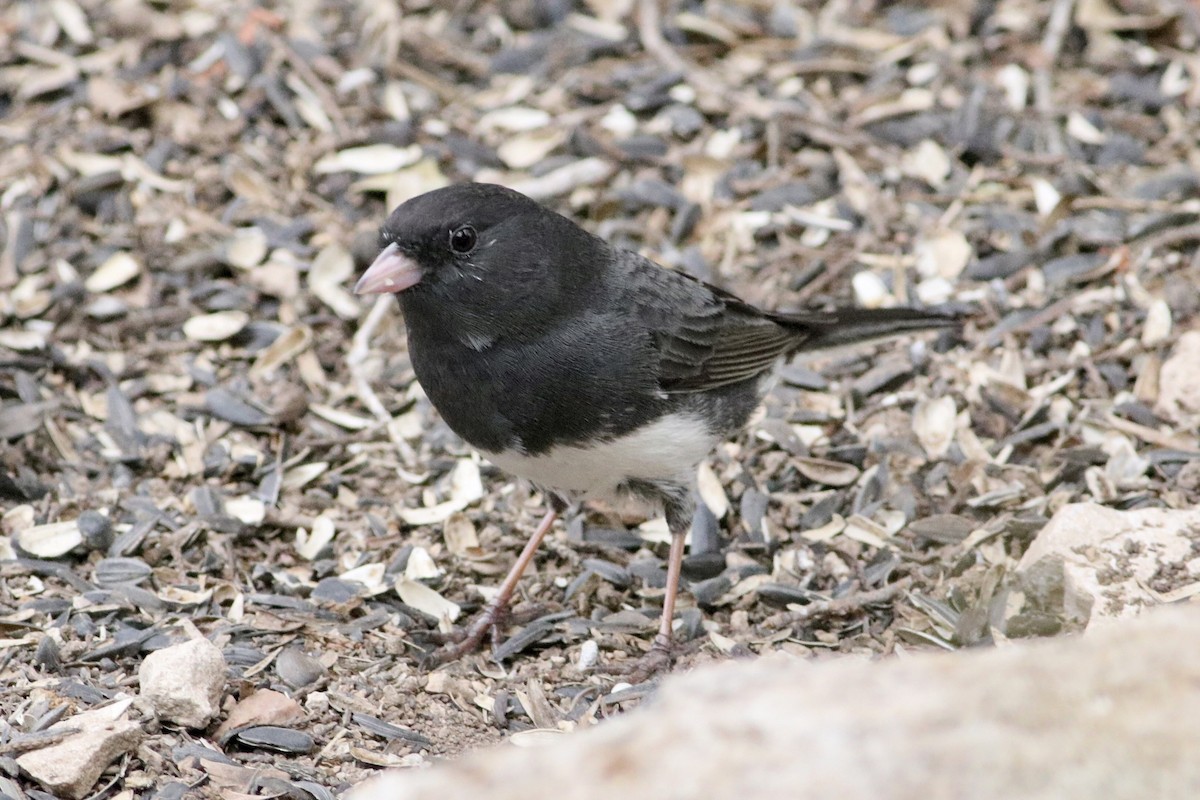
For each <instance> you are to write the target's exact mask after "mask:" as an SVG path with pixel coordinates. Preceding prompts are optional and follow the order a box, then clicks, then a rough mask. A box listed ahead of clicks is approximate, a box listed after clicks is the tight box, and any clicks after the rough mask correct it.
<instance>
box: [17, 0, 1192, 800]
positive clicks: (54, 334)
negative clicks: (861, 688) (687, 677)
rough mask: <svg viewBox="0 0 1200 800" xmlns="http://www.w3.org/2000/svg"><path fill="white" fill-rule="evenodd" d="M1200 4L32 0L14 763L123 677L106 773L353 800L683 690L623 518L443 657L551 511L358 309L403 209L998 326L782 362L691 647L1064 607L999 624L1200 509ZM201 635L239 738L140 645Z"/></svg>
mask: <svg viewBox="0 0 1200 800" xmlns="http://www.w3.org/2000/svg"><path fill="white" fill-rule="evenodd" d="M1198 26H1200V19H1198V17H1197V12H1196V9H1195V7H1194V6H1192V5H1190V4H1188V3H1186V2H1183V0H1179V1H1178V2H1145V3H1143V2H1138V0H1122V1H1121V2H1117V1H1116V0H1053V2H1034V0H996V1H995V2H980V3H976V4H968V3H944V4H930V5H927V4H920V3H886V4H884V3H879V4H875V3H870V2H828V3H824V4H822V3H818V2H805V1H804V0H754V2H739V3H735V2H722V1H721V0H710V1H709V2H675V1H674V0H671V2H666V3H661V4H656V3H655V2H653V0H590V2H572V0H510V1H509V2H498V3H487V2H470V1H468V2H460V3H455V4H449V5H448V4H441V3H433V2H422V1H421V0H413V1H411V2H403V3H400V4H398V5H395V4H388V3H372V2H352V1H351V0H306V2H297V3H280V4H278V5H277V6H276V5H272V4H265V5H254V4H250V3H243V2H233V1H232V0H214V1H213V2H207V3H202V4H192V3H187V2H174V0H169V1H168V2H149V0H115V1H110V0H105V1H104V2H101V0H55V1H54V2H48V3H10V4H5V5H4V7H3V8H2V9H0V141H2V142H3V146H2V147H0V236H2V244H3V247H2V250H0V503H2V504H3V508H4V514H3V517H2V519H0V534H2V536H3V538H2V539H0V546H2V547H3V551H2V552H0V558H2V559H3V560H0V576H2V581H0V626H2V629H3V634H2V638H0V720H3V721H2V722H0V782H3V783H4V791H5V793H7V794H8V795H10V796H14V797H16V796H21V795H22V792H24V793H25V795H24V796H29V797H45V796H49V795H47V794H46V789H45V788H44V787H43V786H39V784H38V783H37V782H35V781H33V780H31V779H30V778H29V777H28V774H27V772H26V771H25V770H24V769H23V767H22V766H21V764H22V763H23V762H20V758H21V757H22V756H23V754H25V753H29V752H33V751H36V750H37V749H38V748H39V747H40V746H42V745H44V744H45V743H46V742H47V741H53V740H55V737H56V736H57V737H58V739H62V738H63V736H65V735H66V734H56V733H54V731H53V730H51V731H50V732H49V734H47V729H49V728H50V727H51V726H52V725H53V724H54V723H56V722H61V721H67V722H69V721H70V720H71V719H72V718H73V717H74V716H75V715H76V714H78V713H80V712H82V711H84V710H86V709H88V708H92V707H97V706H101V705H102V704H104V703H105V702H107V701H109V700H111V699H114V698H119V697H126V696H129V697H135V698H138V699H137V700H136V701H135V703H134V705H133V707H132V709H131V710H130V712H129V713H130V714H131V715H132V718H133V719H134V720H135V721H136V722H137V723H138V726H139V727H140V729H141V734H142V736H141V740H140V743H135V744H133V745H130V746H127V747H125V748H123V749H122V750H119V751H118V752H116V753H113V754H112V756H111V758H112V766H110V767H109V769H108V770H107V771H106V772H105V774H104V775H103V776H101V777H100V779H99V781H98V783H96V784H95V785H94V786H93V785H91V784H88V785H87V786H85V787H84V790H83V791H84V793H88V792H95V793H96V794H97V795H99V796H129V793H137V792H143V791H147V792H150V793H151V795H152V796H156V797H178V796H182V795H183V793H184V792H185V791H191V792H193V793H194V794H193V796H212V797H219V796H228V795H226V794H223V793H227V792H243V793H248V794H252V795H261V796H279V795H280V794H282V793H289V792H290V794H289V795H288V796H292V797H299V796H309V795H311V796H314V797H328V796H331V795H332V794H335V793H337V792H338V791H340V790H341V789H343V788H344V787H345V786H346V785H348V784H350V783H353V782H355V781H358V780H360V779H362V778H363V777H365V776H367V775H369V774H371V773H372V772H373V771H374V770H376V769H378V768H379V767H381V766H387V765H411V766H416V765H420V764H422V763H427V762H429V761H431V760H434V759H438V758H442V757H447V756H455V755H457V754H460V753H462V752H464V751H466V750H469V749H471V748H474V747H477V746H480V745H483V744H487V743H491V742H496V741H498V740H501V739H503V738H506V737H511V738H512V739H513V740H514V741H515V742H516V743H518V744H522V743H531V742H535V741H537V739H538V738H539V737H543V736H548V735H551V734H547V733H543V731H566V730H570V729H572V728H577V727H580V726H587V725H592V724H596V723H597V722H598V721H600V720H602V719H603V718H604V717H606V716H609V715H612V714H615V713H619V712H621V711H622V710H624V709H628V708H631V707H633V706H635V705H636V704H637V703H638V702H640V700H641V699H642V698H643V697H645V696H646V695H647V693H649V692H652V690H653V686H652V685H647V686H632V687H631V686H628V685H627V684H623V683H621V677H620V674H619V668H620V666H621V665H622V664H623V663H625V662H628V661H630V660H631V659H634V658H636V657H637V656H638V655H640V654H641V653H642V652H643V651H644V650H645V649H646V648H647V647H648V646H649V643H650V640H651V637H652V634H653V630H654V625H655V618H656V615H657V610H656V609H657V604H658V603H659V602H660V599H661V596H662V586H663V582H664V578H665V573H664V558H665V556H666V536H665V528H664V526H662V525H661V524H659V523H656V522H655V521H653V520H652V521H650V522H648V523H647V522H645V520H644V517H637V516H635V515H634V512H630V511H628V510H623V509H606V508H600V507H595V508H588V509H585V510H584V511H583V513H582V514H580V515H578V516H576V517H574V518H573V519H571V520H569V521H568V522H567V523H566V524H565V525H563V526H561V527H560V529H559V530H557V531H556V532H555V534H554V535H553V536H552V537H551V540H550V541H549V543H548V545H546V546H545V547H544V548H543V550H542V552H541V554H540V556H539V558H538V559H537V562H536V567H535V569H533V570H532V571H531V572H530V574H529V575H528V576H527V577H526V579H525V580H524V582H523V583H522V585H521V588H520V591H519V597H518V604H517V606H516V608H515V610H514V614H513V617H512V620H511V624H510V626H509V627H508V628H507V629H506V630H505V631H504V636H505V640H504V642H503V643H502V644H501V645H500V647H499V650H497V651H495V652H494V653H492V652H491V651H488V652H485V653H484V654H482V655H480V656H478V657H472V658H468V659H465V660H463V661H461V662H459V663H456V664H451V665H448V666H446V667H443V668H441V669H438V670H436V671H429V670H427V669H425V668H423V666H422V665H421V656H422V654H423V653H425V652H427V651H428V650H429V649H430V648H431V647H432V645H433V643H434V642H436V638H437V634H438V631H439V628H440V627H442V628H444V627H445V625H446V622H445V620H447V619H449V618H452V617H456V618H457V619H458V620H460V621H462V620H464V619H466V618H468V617H469V615H470V614H471V613H472V612H473V611H474V610H475V609H477V608H478V607H480V606H481V604H482V603H483V602H484V600H485V598H486V597H487V592H488V590H489V589H490V588H491V587H494V586H495V585H496V584H497V583H498V581H499V578H500V576H501V575H502V574H503V572H504V570H506V569H507V567H508V566H509V564H510V563H511V562H512V560H513V559H514V557H515V556H516V553H517V552H518V551H519V549H520V546H521V544H522V543H523V541H524V538H525V537H526V536H527V534H528V532H529V531H530V530H531V528H532V526H533V525H534V524H535V523H536V520H537V518H538V515H539V514H540V513H541V508H542V505H541V503H542V498H540V497H539V496H537V495H536V494H534V493H532V492H531V490H530V489H529V488H528V487H526V486H523V485H521V484H519V483H514V482H513V481H512V480H511V479H509V478H508V477H506V476H505V475H503V474H502V473H500V472H499V471H497V470H496V469H495V468H493V467H492V466H490V465H488V464H487V463H485V462H482V461H481V460H480V459H479V457H478V456H477V455H476V454H475V453H473V452H472V451H471V450H470V449H469V448H467V447H466V446H464V445H463V443H462V442H461V441H459V440H458V439H457V438H456V437H455V436H454V435H453V434H452V433H451V432H450V431H449V430H448V429H447V428H446V427H445V425H444V424H443V423H442V422H441V421H440V420H439V418H438V416H437V414H436V412H435V411H434V410H433V409H432V408H431V407H430V405H429V403H428V401H427V400H425V399H424V397H423V395H422V394H421V391H420V389H419V387H418V386H417V385H416V383H415V382H414V380H413V375H412V370H411V367H410V365H409V362H408V358H407V355H406V351H405V343H404V337H403V326H402V322H401V320H400V318H399V314H398V311H397V309H396V307H395V305H394V303H393V302H391V301H390V300H388V299H387V298H385V299H384V300H382V301H381V302H380V303H379V304H378V305H374V306H372V305H371V303H370V301H362V300H360V299H359V298H356V297H354V296H353V295H351V294H350V293H349V291H348V289H349V287H350V286H351V285H352V282H353V280H354V278H355V276H356V274H357V273H359V272H360V271H361V269H362V268H363V267H364V266H365V264H366V263H367V262H368V261H369V259H370V258H371V257H372V256H373V254H374V246H375V245H374V242H375V239H374V236H375V229H376V227H377V226H378V224H379V223H380V221H381V220H382V219H383V217H384V216H385V214H386V212H387V211H388V210H389V208H390V207H392V206H393V205H395V204H396V203H398V202H400V201H402V200H403V199H405V198H407V197H410V196H413V195H415V194H417V193H420V192H423V191H426V190H429V189H433V188H436V187H438V186H442V185H445V184H447V183H450V182H455V181H463V180H480V181H494V182H501V183H505V184H508V185H510V186H513V187H514V188H517V189H520V190H521V191H524V192H526V193H528V194H530V195H532V196H534V197H536V198H538V199H540V200H542V201H544V202H546V203H547V204H549V205H551V206H552V207H554V208H556V209H558V210H560V211H562V212H563V213H566V214H568V215H570V216H571V217H573V218H575V219H576V220H578V221H579V222H580V223H581V224H583V225H585V226H586V227H588V228H589V229H590V230H592V231H594V232H596V233H598V234H600V235H602V236H604V237H606V238H607V239H609V240H610V241H613V242H616V243H619V244H622V245H625V246H628V247H631V248H635V249H639V250H641V251H643V252H645V253H646V254H648V255H651V256H652V257H654V258H656V259H657V260H659V261H660V262H661V263H663V264H665V265H666V266H668V267H670V268H674V269H680V270H686V271H688V272H690V273H692V274H695V275H697V276H699V277H702V278H704V279H705V280H708V281H711V282H713V283H716V284H718V285H720V286H722V287H725V288H727V289H729V290H731V291H734V292H736V293H739V294H741V295H742V296H744V297H745V298H746V299H748V300H749V301H751V302H754V303H758V304H762V305H765V306H768V307H772V308H781V309H786V308H800V307H822V306H828V305H831V304H837V303H842V304H848V303H858V304H862V305H867V306H878V305H885V304H892V303H922V304H943V303H944V304H950V305H952V306H954V307H958V308H962V309H965V310H968V312H969V316H968V318H967V321H966V323H965V325H964V327H963V330H962V332H961V335H956V334H943V335H941V336H938V337H933V336H926V337H924V338H922V339H920V340H918V341H915V342H912V341H910V342H901V343H897V344H892V345H888V346H883V347H879V348H876V349H870V348H868V349H867V350H866V351H864V352H860V353H856V354H849V355H845V354H842V355H838V356H836V357H832V358H828V359H825V360H823V361H820V362H814V363H812V364H807V365H793V366H791V367H789V368H788V369H787V370H785V372H784V373H783V375H782V380H781V383H780V386H779V388H778V389H777V391H776V392H775V393H774V394H773V395H772V397H771V398H770V400H769V401H768V403H767V404H766V406H765V411H764V414H763V415H762V416H761V418H759V419H758V420H757V421H755V422H754V423H753V424H752V425H751V426H750V427H749V429H748V430H747V432H746V433H745V435H743V436H742V437H740V438H739V439H737V440H736V441H732V442H729V443H727V444H725V445H722V446H721V447H720V448H719V449H718V450H717V452H716V453H715V454H714V455H713V457H712V459H711V460H710V461H709V462H708V463H707V464H706V465H704V467H703V468H702V470H701V474H700V475H699V487H700V493H701V496H702V498H703V500H704V504H703V508H702V512H701V513H700V514H699V515H698V517H697V520H696V522H695V525H694V532H693V539H692V549H691V554H690V555H689V558H688V561H687V564H686V576H685V577H686V580H687V587H688V590H687V591H686V592H685V594H684V600H683V606H684V607H683V610H682V612H681V614H680V637H681V638H684V639H686V642H685V643H684V644H683V645H682V646H681V648H680V657H679V660H678V667H677V668H678V669H687V668H689V667H692V666H694V665H696V664H699V663H702V662H705V661H710V660H714V659H726V658H736V657H744V656H749V655H751V654H754V653H760V652H763V651H766V650H770V649H778V648H782V649H787V650H791V651H793V652H796V653H799V654H802V655H805V656H810V657H813V658H826V657H833V656H836V655H839V654H844V653H856V654H868V655H876V656H888V655H891V654H894V653H896V652H899V651H913V650H921V649H946V650H953V649H957V648H962V647H971V646H989V645H991V644H993V643H994V642H999V641H1003V640H1005V639H1008V638H1012V637H1019V636H1028V635H1038V634H1054V633H1057V632H1059V631H1060V630H1063V629H1070V628H1071V622H1070V620H1064V619H1063V618H1061V617H1058V616H1055V615H1054V614H1049V613H1047V614H1042V615H1039V614H1017V615H1009V614H1006V608H1007V607H1008V606H1007V603H1008V598H1009V597H1010V593H1009V591H1008V590H1009V588H1010V583H1009V581H1008V577H1009V575H1010V573H1011V571H1012V569H1013V567H1014V565H1015V564H1016V561H1017V559H1019V558H1020V556H1021V555H1022V553H1023V551H1024V550H1025V548H1026V547H1027V545H1028V543H1029V542H1030V541H1031V540H1032V538H1033V537H1034V535H1035V534H1036V533H1037V532H1038V530H1039V529H1040V528H1041V527H1042V526H1043V524H1044V523H1045V521H1046V520H1047V519H1048V518H1049V517H1050V516H1051V515H1052V514H1053V513H1054V512H1055V511H1056V510H1057V509H1059V508H1060V507H1062V506H1063V505H1065V504H1067V503H1072V502H1080V501H1087V502H1092V503H1097V504H1102V505H1106V506H1110V507H1113V508H1118V509H1131V508H1140V507H1153V506H1158V507H1166V508H1183V507H1187V506H1189V505H1194V504H1196V503H1197V502H1200V460H1198V457H1197V450H1198V449H1200V442H1198V440H1197V426H1196V422H1197V411H1198V406H1197V400H1196V398H1197V397H1198V396H1200V386H1198V385H1197V384H1196V380H1197V373H1198V372H1200V370H1197V369H1196V365H1197V364H1200V341H1198V340H1200V333H1197V332H1196V331H1197V323H1196V317H1197V310H1198V307H1200V292H1198V291H1197V286H1200V260H1198V257H1197V241H1198V240H1200V172H1198V171H1197V168H1198V165H1200V156H1198V154H1197V149H1196V145H1197V143H1196V138H1195V131H1196V130H1200V61H1197V59H1196V57H1195V56H1194V55H1193V54H1194V52H1195V50H1196V45H1197V34H1198V32H1200V28H1198ZM1189 330H1190V331H1191V334H1190V336H1189V335H1188V332H1189ZM1189 365H1190V366H1189ZM1113 570H1114V571H1115V572H1118V573H1119V572H1120V570H1121V564H1120V563H1116V564H1114V565H1113ZM1194 580H1195V578H1194V576H1189V574H1188V573H1187V571H1186V570H1184V571H1181V572H1178V573H1172V574H1162V575H1158V576H1155V579H1154V581H1153V586H1152V588H1153V590H1154V591H1156V592H1159V593H1161V594H1162V595H1164V596H1175V597H1178V596H1184V595H1186V594H1187V593H1188V590H1189V586H1192V584H1193V581H1194ZM1172 592H1175V593H1176V594H1175V595H1171V593H1172ZM1180 592H1182V594H1180ZM197 635H203V636H205V637H207V638H208V639H209V640H211V641H212V642H213V643H214V644H215V645H217V647H219V648H220V650H221V651H222V652H223V654H224V658H225V659H226V662H227V672H226V673H225V676H224V680H223V686H222V688H221V699H220V703H221V709H220V713H219V714H218V715H217V716H216V718H215V719H214V720H213V721H212V722H211V723H208V725H207V727H200V728H189V727H186V726H184V725H179V724H172V723H170V722H168V721H155V720H154V718H153V712H154V709H153V708H152V707H150V705H149V703H148V701H147V700H146V699H145V698H143V697H141V696H140V695H139V693H138V689H139V683H138V670H139V666H140V665H141V664H142V663H143V660H144V659H145V658H146V656H147V654H149V653H151V652H152V651H158V650H161V649H162V648H164V647H166V646H168V645H171V644H174V643H180V642H183V641H185V640H187V639H189V637H192V636H197ZM492 656H497V657H498V658H493V657H492ZM271 692H278V694H273V693H271ZM265 698H269V699H270V700H271V702H265V700H264V699H265ZM234 713H236V714H239V715H240V716H237V717H235V719H238V720H240V721H241V722H240V724H239V725H235V726H230V725H222V723H223V722H226V721H227V720H228V719H229V717H230V715H231V714H234ZM39 737H41V738H39ZM47 737H48V738H47ZM188 787H191V788H190V789H189V788H188ZM154 792H157V794H154ZM121 793H125V794H124V795H121Z"/></svg>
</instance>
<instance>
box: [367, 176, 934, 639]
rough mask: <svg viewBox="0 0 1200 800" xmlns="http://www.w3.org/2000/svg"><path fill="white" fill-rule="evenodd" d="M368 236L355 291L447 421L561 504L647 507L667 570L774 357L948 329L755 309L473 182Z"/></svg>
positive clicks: (887, 317) (431, 196)
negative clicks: (717, 451) (380, 317)
mask: <svg viewBox="0 0 1200 800" xmlns="http://www.w3.org/2000/svg"><path fill="white" fill-rule="evenodd" d="M380 239H381V245H382V246H383V248H384V249H383V252H382V253H381V254H380V256H379V258H378V259H377V260H376V262H375V263H374V264H373V265H372V266H371V268H370V269H369V270H368V271H367V272H366V274H364V275H363V278H362V279H361V280H360V281H359V284H358V286H357V287H356V289H357V291H360V292H397V294H398V296H399V299H400V304H401V306H402V307H403V310H404V318H405V324H406V326H407V331H408V344H409V354H410V357H411V359H412V363H413V368H414V370H415V371H416V375H417V379H418V380H419V381H420V383H421V385H422V387H424V389H425V391H426V393H427V394H428V395H429V398H430V400H431V401H432V402H433V404H434V405H435V406H436V407H437V409H438V410H439V411H440V412H441V414H442V416H443V417H444V418H445V420H446V422H447V424H449V425H450V427H451V428H452V429H454V431H455V432H457V433H458V434H459V435H460V436H462V437H463V438H464V439H465V440H466V441H468V442H470V443H471V444H472V445H474V446H475V447H477V448H479V449H480V450H482V451H484V452H485V454H486V455H488V456H489V457H490V458H492V459H493V460H495V461H496V462H497V463H499V464H500V465H501V466H505V467H507V468H509V469H511V470H512V471H514V472H517V473H518V474H521V475H523V476H524V477H528V478H531V479H532V480H534V481H535V482H537V483H539V484H540V485H542V487H543V488H545V489H547V490H549V491H551V492H554V493H556V494H558V495H560V496H561V497H562V498H563V499H566V500H570V499H575V498H580V497H587V496H603V495H611V494H622V493H627V494H634V495H638V496H640V497H643V498H645V499H648V500H650V501H653V502H656V503H659V504H661V505H662V506H663V508H664V510H665V511H666V514H667V519H668V523H669V524H670V527H671V530H672V533H673V534H674V536H675V538H676V539H678V540H679V546H678V547H674V546H673V547H672V559H673V561H674V562H677V560H678V558H679V557H681V556H682V537H683V535H684V533H685V532H686V530H687V526H688V523H689V522H690V519H691V511H692V500H691V493H690V482H691V479H692V476H693V475H694V473H695V467H696V463H697V462H698V461H699V460H700V459H701V458H703V457H704V455H705V454H706V453H707V452H708V450H709V449H711V447H712V446H713V445H714V444H716V443H717V442H718V441H720V440H721V439H723V438H725V437H727V436H729V435H730V434H731V433H733V432H735V431H736V430H738V429H739V428H740V427H741V426H742V425H744V424H745V422H746V420H747V419H748V418H749V416H750V414H751V413H752V412H753V411H754V409H755V407H756V406H757V405H758V403H759V401H760V399H761V395H762V393H763V392H764V391H765V390H766V388H767V386H768V384H769V381H768V380H766V378H767V377H768V376H769V375H770V374H771V373H772V371H773V369H774V367H775V366H776V365H777V364H778V363H779V362H780V361H781V360H782V359H785V358H787V357H789V356H791V355H794V354H795V353H798V352H803V351H812V350H821V349H826V348H834V347H841V346H844V345H849V344H854V343H856V342H861V341H865V340H869V339H877V338H880V337H884V336H893V335H897V334H901V333H905V332H909V331H916V330H923V329H928V328H939V327H947V326H950V325H953V324H955V321H954V319H953V317H951V316H948V315H945V314H941V313H938V312H934V311H923V310H917V309H909V308H895V309H880V310H862V309H844V310H838V311H830V312H813V313H795V314H780V313H773V312H767V311H763V310H761V309H758V308H755V307H754V306H751V305H749V304H747V303H745V302H743V301H742V300H740V299H738V298H737V297H735V296H733V295H731V294H729V293H728V292H725V291H722V290H720V289H717V288H716V287H713V286H709V285H707V284H705V283H701V282H699V281H696V280H694V279H692V278H690V277H689V276H687V275H684V274H682V273H678V272H674V271H671V270H667V269H663V268H662V267H659V266H658V265H657V264H654V263H653V262H651V261H649V260H647V259H645V258H643V257H641V256H639V255H637V254H636V253H632V252H629V251H626V250H619V249H616V248H613V247H610V246H609V245H608V244H607V243H605V242H604V241H603V240H601V239H599V238H597V237H595V236H593V235H591V234H589V233H587V232H586V231H584V230H583V229H582V228H580V227H579V226H577V225H575V224H574V223H573V222H571V221H570V220H568V219H567V218H565V217H563V216H561V215H559V214H556V213H554V212H552V211H550V210H548V209H545V208H543V207H542V206H540V205H539V204H537V203H536V202H534V201H533V200H531V199H529V198H527V197H525V196H524V195H521V194H518V193H517V192H514V191H511V190H509V189H505V188H503V187H499V186H492V185H487V184H464V185H458V186H451V187H448V188H445V189H439V190H437V191H434V192H430V193H428V194H424V195H421V196H420V197H416V198H413V199H412V200H409V201H408V202H406V203H404V204H403V205H401V206H399V207H398V208H397V209H396V210H395V211H393V212H392V214H391V216H389V218H388V220H387V222H386V223H385V224H384V225H383V227H382V229H381V232H380ZM681 440H686V441H681ZM548 519H549V517H548ZM544 522H545V521H544ZM545 527H547V528H548V527H549V523H548V522H547V523H546V524H545ZM539 530H541V529H539ZM543 533H544V531H543ZM672 566H673V567H674V568H675V570H674V574H675V575H676V576H677V568H678V564H677V563H673V564H672ZM675 580H677V577H676V578H675ZM514 581H515V579H514ZM674 588H675V587H674V585H669V594H670V601H673V591H674ZM665 610H666V612H667V613H668V614H669V613H670V602H668V603H667V604H666V609H665ZM669 622H670V620H669V619H667V620H665V621H664V630H663V633H664V634H669V627H667V626H669ZM474 635H475V631H473V632H472V636H474ZM480 635H481V634H480ZM477 638H478V637H477ZM476 643H477V642H476Z"/></svg>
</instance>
